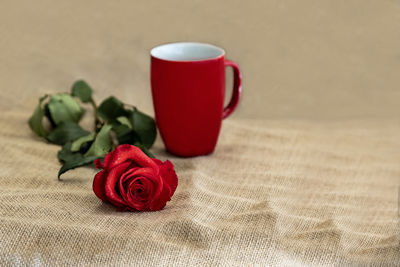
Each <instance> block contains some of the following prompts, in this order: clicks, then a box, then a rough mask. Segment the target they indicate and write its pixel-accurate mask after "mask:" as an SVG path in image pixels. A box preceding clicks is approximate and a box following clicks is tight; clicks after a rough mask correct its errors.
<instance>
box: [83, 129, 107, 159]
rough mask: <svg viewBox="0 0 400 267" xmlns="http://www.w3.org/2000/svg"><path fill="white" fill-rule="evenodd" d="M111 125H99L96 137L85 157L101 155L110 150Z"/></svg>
mask: <svg viewBox="0 0 400 267" xmlns="http://www.w3.org/2000/svg"><path fill="white" fill-rule="evenodd" d="M111 128H112V126H111V125H108V124H107V125H103V127H101V129H100V132H99V133H98V134H97V136H96V139H95V140H94V142H93V144H92V145H91V146H90V148H89V150H88V152H86V154H85V157H91V156H95V157H103V156H105V155H107V153H108V152H110V150H111V148H112V144H111V137H110V130H111Z"/></svg>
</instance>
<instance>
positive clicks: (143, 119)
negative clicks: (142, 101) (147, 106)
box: [131, 108, 157, 148]
mask: <svg viewBox="0 0 400 267" xmlns="http://www.w3.org/2000/svg"><path fill="white" fill-rule="evenodd" d="M131 121H132V124H133V130H134V131H135V132H136V133H137V135H138V136H139V138H140V141H141V143H142V144H143V145H144V146H145V147H146V148H150V147H151V146H152V145H153V144H154V141H155V140H156V137H157V127H156V122H155V121H154V119H153V118H152V117H150V116H149V115H146V114H144V113H143V112H140V111H139V110H138V109H136V108H135V109H134V110H133V112H132V114H131Z"/></svg>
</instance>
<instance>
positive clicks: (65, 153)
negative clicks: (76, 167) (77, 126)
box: [57, 142, 78, 162]
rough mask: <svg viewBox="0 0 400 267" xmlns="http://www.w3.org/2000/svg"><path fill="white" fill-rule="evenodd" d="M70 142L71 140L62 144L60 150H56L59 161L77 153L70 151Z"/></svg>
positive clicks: (68, 158) (63, 160) (70, 158)
mask: <svg viewBox="0 0 400 267" xmlns="http://www.w3.org/2000/svg"><path fill="white" fill-rule="evenodd" d="M71 144H72V142H68V143H66V144H65V145H63V147H62V148H61V150H60V151H58V153H57V157H58V160H59V161H60V162H66V161H70V160H72V159H73V158H74V157H75V156H76V154H78V153H73V152H72V151H71Z"/></svg>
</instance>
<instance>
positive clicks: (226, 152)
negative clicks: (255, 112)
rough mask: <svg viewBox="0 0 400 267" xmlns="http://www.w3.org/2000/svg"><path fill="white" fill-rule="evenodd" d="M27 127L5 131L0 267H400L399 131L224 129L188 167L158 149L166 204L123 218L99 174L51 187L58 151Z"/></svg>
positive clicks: (7, 126)
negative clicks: (171, 175)
mask: <svg viewBox="0 0 400 267" xmlns="http://www.w3.org/2000/svg"><path fill="white" fill-rule="evenodd" d="M26 116H27V114H26V113H16V112H13V113H11V112H10V113H8V112H3V116H2V117H1V120H0V133H1V138H0V146H1V148H2V153H1V155H0V163H1V172H0V183H1V194H0V198H1V201H0V213H1V217H0V220H1V223H0V240H1V242H0V251H1V254H0V261H1V262H2V264H3V265H4V264H6V265H8V264H9V265H14V264H15V265H25V264H26V265H35V264H43V265H77V264H81V265H94V266H98V265H105V264H110V265H131V264H132V265H138V266H146V265H163V266H171V265H184V266H195V265H221V266H243V265H245V266H246V265H250V266H251V265H272V266H295V265H301V264H305V265H316V266H323V265H330V266H331V265H354V266H358V265H367V264H371V265H376V266H399V265H400V245H399V242H400V241H399V224H398V223H399V221H398V192H399V191H398V190H399V186H400V184H399V175H400V165H399V158H400V140H399V135H400V127H399V125H389V124H384V125H379V127H377V126H376V125H371V124H367V125H364V124H363V126H362V127H361V126H358V127H354V124H348V123H347V124H323V125H321V124H316V123H299V122H297V123H288V122H285V123H282V122H268V121H258V120H254V121H250V120H231V121H229V120H228V121H226V122H225V123H224V127H223V131H222V133H221V138H220V140H219V146H218V148H217V150H216V151H215V153H214V154H213V155H210V156H205V157H197V158H190V159H182V158H175V157H173V156H171V155H167V154H166V153H165V152H164V150H163V148H162V146H161V144H160V142H158V144H157V145H156V147H155V148H154V153H155V154H157V155H159V157H160V158H162V159H166V158H169V159H170V160H172V162H173V163H174V164H175V166H176V171H177V173H178V175H179V186H178V189H177V191H176V193H175V195H174V197H173V199H172V201H171V202H169V203H168V205H167V206H166V208H165V209H164V210H163V211H160V212H146V213H121V212H117V211H115V209H114V208H113V207H112V206H109V205H106V204H102V203H101V201H100V200H99V199H97V198H96V196H95V195H94V194H93V192H92V190H91V183H92V178H93V176H94V174H95V172H96V170H95V169H93V168H83V169H78V170H74V171H72V172H70V173H67V174H66V175H65V176H64V179H63V181H61V182H59V181H57V178H56V173H57V170H58V168H59V167H60V166H59V163H58V162H57V160H56V152H57V147H56V146H53V145H46V144H44V143H43V142H42V141H41V140H38V139H37V138H35V137H34V136H33V135H32V134H31V133H30V132H29V129H28V127H27V125H26ZM352 125H353V126H352Z"/></svg>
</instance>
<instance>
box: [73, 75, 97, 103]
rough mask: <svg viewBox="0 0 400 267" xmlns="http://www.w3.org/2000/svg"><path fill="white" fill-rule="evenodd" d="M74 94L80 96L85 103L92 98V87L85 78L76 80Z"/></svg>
mask: <svg viewBox="0 0 400 267" xmlns="http://www.w3.org/2000/svg"><path fill="white" fill-rule="evenodd" d="M71 91H72V95H73V96H76V97H78V98H79V99H80V100H81V101H82V102H83V103H87V102H90V101H91V100H92V92H93V90H92V88H91V87H90V86H89V85H88V84H87V83H86V82H85V81H83V80H79V81H76V82H75V83H74V84H73V85H72V89H71Z"/></svg>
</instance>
